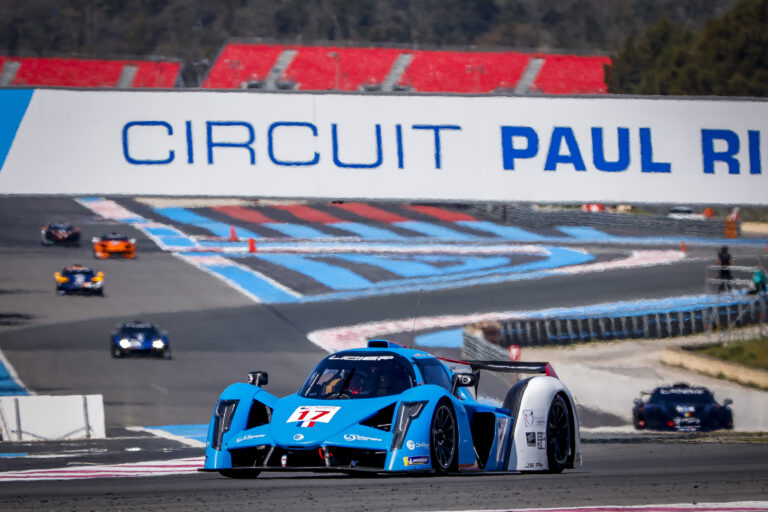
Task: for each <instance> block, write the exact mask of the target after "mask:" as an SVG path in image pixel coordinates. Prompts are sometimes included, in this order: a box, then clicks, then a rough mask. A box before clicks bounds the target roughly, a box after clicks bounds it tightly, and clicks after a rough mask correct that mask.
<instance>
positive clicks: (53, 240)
mask: <svg viewBox="0 0 768 512" xmlns="http://www.w3.org/2000/svg"><path fill="white" fill-rule="evenodd" d="M40 236H41V237H42V244H43V245H53V244H59V245H80V228H78V227H75V226H73V225H72V224H70V223H68V222H55V223H53V224H48V225H47V226H43V227H42V229H41V230H40Z"/></svg>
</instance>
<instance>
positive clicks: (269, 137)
mask: <svg viewBox="0 0 768 512" xmlns="http://www.w3.org/2000/svg"><path fill="white" fill-rule="evenodd" d="M283 126H286V127H292V126H296V127H303V128H309V129H310V130H312V135H313V136H314V137H317V126H315V125H314V124H312V123H294V122H288V121H281V122H277V123H272V124H271V125H270V126H269V130H268V131H267V150H268V153H269V159H270V160H272V163H273V164H275V165H289V166H299V165H316V164H317V163H318V162H319V161H320V153H318V152H317V151H315V153H314V155H313V157H312V160H305V161H301V160H299V161H296V160H278V159H277V157H276V156H275V152H274V131H275V130H276V129H277V128H280V127H283Z"/></svg>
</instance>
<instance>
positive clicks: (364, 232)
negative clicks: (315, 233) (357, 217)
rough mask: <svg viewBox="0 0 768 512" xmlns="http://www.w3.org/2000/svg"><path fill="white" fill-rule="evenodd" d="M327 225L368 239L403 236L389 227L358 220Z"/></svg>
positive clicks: (398, 238) (386, 238)
mask: <svg viewBox="0 0 768 512" xmlns="http://www.w3.org/2000/svg"><path fill="white" fill-rule="evenodd" d="M329 226H331V227H334V228H337V229H343V230H345V231H349V232H350V233H354V234H356V235H357V236H359V237H360V238H365V239H370V240H400V239H402V238H404V237H402V236H400V235H398V234H397V233H395V232H394V231H390V230H389V229H384V228H379V227H375V226H369V225H368V224H361V223H360V222H336V223H334V224H329Z"/></svg>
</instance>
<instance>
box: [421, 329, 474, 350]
mask: <svg viewBox="0 0 768 512" xmlns="http://www.w3.org/2000/svg"><path fill="white" fill-rule="evenodd" d="M463 336H464V330H463V329H447V330H445V331H437V332H431V333H429V334H422V335H421V336H416V338H415V339H414V341H415V343H416V345H418V346H420V347H444V348H460V347H461V345H462V343H463V340H464V338H463Z"/></svg>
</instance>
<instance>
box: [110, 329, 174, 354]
mask: <svg viewBox="0 0 768 512" xmlns="http://www.w3.org/2000/svg"><path fill="white" fill-rule="evenodd" d="M109 352H110V354H112V357H124V356H127V355H146V356H155V357H159V358H162V359H170V358H171V344H170V342H169V341H168V333H166V332H160V331H159V330H158V329H157V327H155V326H154V325H152V324H148V323H145V322H142V321H140V320H136V321H134V322H129V323H125V324H121V325H118V326H117V330H116V331H115V332H113V333H112V335H111V336H110V337H109Z"/></svg>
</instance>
